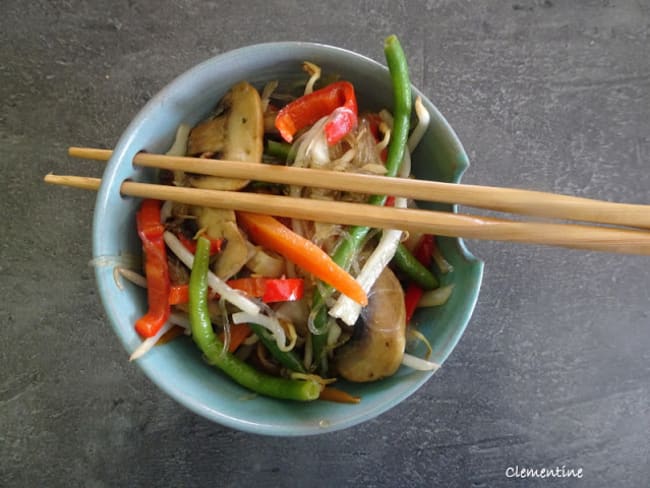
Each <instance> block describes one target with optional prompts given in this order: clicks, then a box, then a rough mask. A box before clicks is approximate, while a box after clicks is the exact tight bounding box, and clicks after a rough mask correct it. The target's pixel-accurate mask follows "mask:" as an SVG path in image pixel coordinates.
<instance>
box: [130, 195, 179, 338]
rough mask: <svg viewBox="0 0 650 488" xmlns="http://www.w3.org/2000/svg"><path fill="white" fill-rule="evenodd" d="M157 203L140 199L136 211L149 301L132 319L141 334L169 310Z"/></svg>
mask: <svg viewBox="0 0 650 488" xmlns="http://www.w3.org/2000/svg"><path fill="white" fill-rule="evenodd" d="M161 203H162V202H160V200H152V199H147V200H144V201H143V202H142V205H141V206H140V210H139V211H138V212H137V214H136V223H137V229H138V235H139V236H140V240H141V241H142V247H143V250H144V255H145V274H146V277H147V300H148V303H149V311H148V312H147V313H146V314H145V315H144V316H143V317H142V318H140V319H138V320H137V321H136V323H135V330H136V331H137V332H138V334H140V335H141V336H143V337H152V336H154V335H156V333H157V332H158V331H159V330H160V328H161V327H162V326H163V325H164V324H165V322H167V319H168V318H169V314H170V311H171V308H170V305H169V289H170V282H169V269H168V266H167V250H166V248H165V241H164V240H163V232H164V231H165V227H164V226H163V225H162V224H161V223H160V206H161Z"/></svg>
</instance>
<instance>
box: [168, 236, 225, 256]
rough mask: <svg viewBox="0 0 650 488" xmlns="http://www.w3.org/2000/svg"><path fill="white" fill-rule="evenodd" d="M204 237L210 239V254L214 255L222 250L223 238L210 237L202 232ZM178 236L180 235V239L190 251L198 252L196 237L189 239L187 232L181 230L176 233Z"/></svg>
mask: <svg viewBox="0 0 650 488" xmlns="http://www.w3.org/2000/svg"><path fill="white" fill-rule="evenodd" d="M201 235H202V236H203V237H205V238H206V239H209V240H210V256H213V255H214V254H217V253H219V252H221V246H222V245H223V239H212V238H211V237H208V236H207V235H205V234H201ZM176 237H178V240H179V241H181V244H183V246H184V247H185V249H187V250H188V251H189V252H191V253H192V254H195V253H196V240H194V239H189V238H188V237H187V236H186V235H185V234H183V233H182V232H179V233H178V234H176Z"/></svg>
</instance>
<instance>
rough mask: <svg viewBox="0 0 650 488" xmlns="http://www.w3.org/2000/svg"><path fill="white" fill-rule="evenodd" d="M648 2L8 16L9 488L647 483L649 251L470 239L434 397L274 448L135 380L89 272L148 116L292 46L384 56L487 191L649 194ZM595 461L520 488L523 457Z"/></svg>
mask: <svg viewBox="0 0 650 488" xmlns="http://www.w3.org/2000/svg"><path fill="white" fill-rule="evenodd" d="M648 5H649V4H648V2H647V1H646V0H637V1H628V0H611V1H609V0H580V1H577V0H575V1H570V0H562V1H561V0H545V1H542V0H537V1H535V0H511V1H489V2H488V1H485V2H483V1H469V0H465V1H451V0H448V1H444V0H431V1H428V2H422V1H417V2H416V1H412V2H410V1H408V2H407V1H406V0H402V1H396V0H393V1H390V2H386V1H369V0H366V1H360V2H326V1H322V2H299V1H295V0H294V1H292V0H283V1H279V0H278V1H267V0H256V1H240V2H214V3H207V2H200V1H198V0H175V1H153V0H128V1H124V0H118V1H114V2H100V1H73V0H70V1H63V0H52V1H45V0H38V1H30V2H21V1H17V0H3V1H2V2H1V3H0V13H1V14H2V15H0V41H1V44H0V45H1V46H2V47H0V100H2V102H1V104H0V155H1V156H0V169H1V171H0V175H1V176H0V182H2V188H1V190H0V212H1V214H0V215H1V217H2V221H3V222H4V224H3V225H4V228H3V230H2V232H1V235H2V237H1V244H2V245H1V246H0V297H1V299H0V326H1V333H0V485H2V486H10V487H23V486H24V487H31V486H54V487H56V486H65V487H75V486H89V487H109V486H202V485H204V486H227V487H240V486H261V485H262V484H263V483H264V484H265V485H266V486H439V485H442V486H471V487H475V488H478V487H488V486H489V487H494V486H513V485H516V484H518V485H519V486H550V485H551V484H552V485H553V486H576V485H581V486H589V487H600V486H603V487H609V486H616V487H639V486H647V480H648V477H649V475H650V466H649V464H650V461H649V460H650V440H649V438H648V432H649V431H650V406H649V405H650V317H649V313H648V302H649V298H650V297H649V294H650V291H649V290H650V287H649V286H648V285H650V279H649V278H648V269H649V267H648V264H650V262H649V261H648V259H649V258H647V257H630V256H628V257H626V256H614V255H607V254H599V253H589V252H578V251H570V250H562V249H551V248H543V247H535V246H521V245H510V244H497V243H485V242H483V243H481V242H470V243H469V245H470V246H471V248H472V249H473V250H474V251H475V253H476V254H477V255H478V256H479V257H481V258H483V259H484V260H485V261H486V263H487V264H486V272H485V281H484V286H483V290H482V293H481V296H480V300H479V303H478V307H477V310H476V313H475V316H474V317H473V320H472V322H471V324H470V327H469V328H468V331H467V333H466V334H465V336H464V337H463V339H462V340H461V342H460V344H459V346H458V348H457V349H456V350H455V352H454V354H453V355H452V356H451V358H450V359H449V360H448V362H447V363H445V365H444V367H443V368H442V370H441V371H440V372H439V373H438V374H436V376H435V377H434V379H433V380H432V381H430V382H429V383H428V384H427V385H426V386H425V387H424V388H423V389H422V390H421V391H419V392H418V393H417V394H415V395H414V396H412V397H411V398H410V399H409V400H407V401H405V402H404V403H403V404H401V405H400V406H398V407H397V408H395V409H393V410H392V411H390V412H388V413H386V414H384V415H382V416H381V417H380V418H378V419H376V420H374V421H371V422H368V423H366V424H363V425H360V426H358V427H355V428H352V429H349V430H346V431H342V432H338V433H333V434H328V435H324V436H319V437H308V438H298V439H275V438H266V437H258V436H254V435H249V434H244V433H240V432H235V431H232V430H229V429H225V428H222V427H220V426H218V425H213V424H211V423H209V422H208V421H206V420H204V419H202V418H201V417H198V416H196V415H194V414H193V413H191V412H189V411H187V410H185V409H184V408H182V407H180V406H179V405H177V404H176V403H174V402H173V401H172V400H170V399H168V398H167V397H165V396H164V395H163V394H162V393H161V392H160V391H159V390H158V389H157V388H155V387H154V386H153V385H152V384H150V382H149V381H148V380H147V379H146V378H145V377H144V376H143V374H142V373H141V372H140V370H139V369H138V367H137V366H135V365H133V364H129V363H128V361H127V360H126V355H125V352H124V350H123V349H122V348H121V346H120V345H119V343H118V341H117V340H116V338H115V337H114V335H113V333H112V331H111V330H110V327H109V325H108V323H107V321H106V318H105V316H104V313H103V311H102V309H101V307H100V304H99V300H98V297H97V294H96V292H95V289H94V281H93V277H92V272H91V269H90V268H89V267H88V265H87V263H88V260H89V259H90V257H91V245H90V244H91V243H90V226H91V217H92V207H93V203H94V197H93V195H92V194H90V193H84V192H81V191H72V190H64V189H61V188H52V187H46V186H45V185H44V184H43V183H42V181H41V180H42V177H43V175H44V174H45V173H47V172H49V171H51V170H55V171H57V172H59V173H81V174H97V171H96V166H93V165H92V164H90V163H84V162H80V161H73V160H70V159H68V158H67V157H66V156H65V149H66V148H67V146H68V145H74V144H77V145H93V146H104V147H110V146H111V145H112V144H114V143H115V141H116V140H117V138H118V137H119V135H120V133H121V131H122V130H123V129H124V128H125V126H126V124H127V123H128V121H129V120H130V119H131V117H132V116H133V115H134V114H135V113H136V112H137V111H138V110H139V109H140V108H141V107H142V105H143V104H144V103H145V102H146V101H147V100H148V99H149V98H150V97H151V96H152V94H153V93H155V92H156V91H157V90H158V89H160V88H161V87H162V86H164V85H165V84H166V83H167V82H168V81H170V80H171V79H172V78H173V77H175V76H176V75H177V74H179V73H181V72H182V71H184V70H185V69H187V68H189V67H190V66H192V65H193V64H195V63H197V62H199V61H202V60H204V59H206V58H207V57H210V56H212V55H215V54H218V53H221V52H224V51H226V50H229V49H232V48H236V47H240V46H243V45H246V44H251V43H256V42H261V41H272V40H310V41H320V42H325V43H330V44H336V45H339V46H342V47H345V48H348V49H352V50H355V51H358V52H361V53H363V54H365V55H368V56H370V57H372V58H375V59H377V60H383V54H382V41H383V38H384V37H385V36H386V35H387V34H389V33H393V32H394V33H397V34H398V35H399V36H400V38H401V39H402V42H403V44H404V47H405V50H406V51H407V53H408V54H409V57H410V60H411V69H412V77H413V80H414V82H415V84H416V85H418V86H419V87H420V88H422V89H423V91H424V92H425V93H427V94H429V95H430V97H431V99H432V100H433V101H434V103H436V104H437V105H438V107H439V108H440V110H441V111H442V112H443V113H444V114H445V115H446V116H447V118H448V120H449V121H450V122H451V124H452V125H453V126H454V127H455V129H456V130H457V132H458V134H459V136H460V137H461V139H462V140H463V142H464V144H465V146H466V149H467V151H468V153H469V156H470V159H471V161H472V167H471V168H470V170H469V171H468V173H467V175H466V178H465V181H466V182H470V183H481V184H492V185H510V186H516V187H525V188H534V189H539V190H549V191H556V192H565V193H571V194H575V195H582V196H591V197H595V198H601V199H612V200H622V201H630V202H645V203H650V190H649V188H650V181H649V178H648V166H649V164H650V117H648V112H649V110H650V56H649V54H650V49H649V41H650V39H649V35H650V8H649V6H648ZM515 465H519V466H525V467H544V466H547V467H554V466H562V465H566V466H567V467H573V468H583V471H584V477H583V479H582V480H575V479H556V480H517V481H515V480H509V479H507V478H506V477H505V470H506V468H507V467H509V466H513V467H514V466H515Z"/></svg>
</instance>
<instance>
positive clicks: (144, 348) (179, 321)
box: [129, 313, 190, 361]
mask: <svg viewBox="0 0 650 488" xmlns="http://www.w3.org/2000/svg"><path fill="white" fill-rule="evenodd" d="M176 325H178V326H181V327H183V328H184V329H185V330H186V331H187V330H190V324H189V320H188V319H187V316H184V315H182V314H177V313H172V314H171V315H170V316H169V320H168V321H167V322H166V323H165V325H163V326H162V327H161V328H160V330H159V331H158V332H156V334H155V335H153V336H151V337H148V338H147V339H145V340H144V341H142V342H141V343H140V345H139V346H138V347H137V348H136V349H135V351H133V353H131V356H130V357H129V361H135V360H136V359H139V358H141V357H142V356H144V355H145V354H146V353H148V352H149V351H150V350H151V348H152V347H153V346H155V345H156V343H157V342H158V341H159V340H160V338H161V337H162V336H163V335H165V334H166V333H167V332H169V331H170V330H171V329H172V327H174V326H176Z"/></svg>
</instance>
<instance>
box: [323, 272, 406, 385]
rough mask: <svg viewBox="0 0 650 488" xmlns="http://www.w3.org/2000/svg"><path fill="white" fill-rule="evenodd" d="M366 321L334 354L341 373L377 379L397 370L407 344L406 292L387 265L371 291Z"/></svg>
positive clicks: (351, 377) (353, 378) (361, 379)
mask: <svg viewBox="0 0 650 488" xmlns="http://www.w3.org/2000/svg"><path fill="white" fill-rule="evenodd" d="M362 317H363V321H360V322H358V323H357V325H355V327H360V328H361V329H360V330H359V331H356V330H355V333H354V336H353V337H352V339H350V341H349V342H347V343H346V344H345V345H343V346H341V347H340V348H339V349H338V350H337V352H336V354H335V357H334V365H335V367H336V369H337V370H338V372H339V374H340V375H341V376H342V377H343V378H345V379H346V380H349V381H356V382H368V381H376V380H379V379H382V378H385V377H387V376H390V375H392V374H394V373H395V372H396V371H397V369H398V368H399V366H400V364H401V363H402V358H403V357H404V348H405V347H406V312H405V308H404V292H403V291H402V287H401V285H400V283H399V281H398V280H397V278H396V277H395V275H394V274H393V272H392V271H390V269H388V268H386V269H385V270H384V271H383V272H382V273H381V275H379V278H378V279H377V281H376V282H375V285H374V287H373V289H372V290H371V292H370V293H369V294H368V306H367V307H366V308H365V309H364V313H363V314H362Z"/></svg>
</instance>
